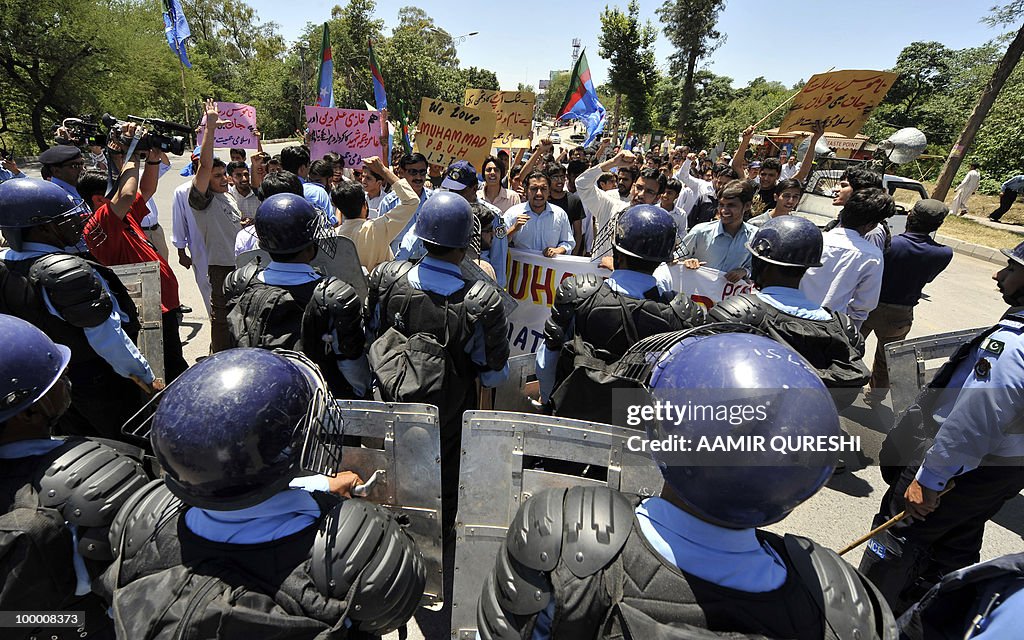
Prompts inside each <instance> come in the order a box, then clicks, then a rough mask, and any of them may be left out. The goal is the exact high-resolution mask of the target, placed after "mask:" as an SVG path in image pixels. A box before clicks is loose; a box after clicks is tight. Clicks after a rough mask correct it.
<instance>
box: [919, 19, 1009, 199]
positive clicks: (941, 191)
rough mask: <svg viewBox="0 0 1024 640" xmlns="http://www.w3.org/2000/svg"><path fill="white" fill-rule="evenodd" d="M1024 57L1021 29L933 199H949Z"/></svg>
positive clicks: (946, 165) (969, 122) (953, 152)
mask: <svg viewBox="0 0 1024 640" xmlns="http://www.w3.org/2000/svg"><path fill="white" fill-rule="evenodd" d="M1022 53H1024V27H1021V28H1020V31H1018V32H1017V35H1016V36H1015V37H1014V39H1013V42H1011V43H1010V46H1009V48H1007V49H1006V53H1005V54H1004V55H1003V59H1002V60H1000V61H999V65H998V66H996V70H995V71H993V72H992V78H991V79H990V80H989V81H988V84H987V85H986V86H985V90H984V91H982V92H981V97H980V98H978V104H977V105H975V107H974V112H973V113H971V117H970V118H968V120H967V124H966V125H964V130H963V131H962V132H961V133H960V137H959V138H958V139H957V141H956V144H954V145H953V149H952V150H951V151H950V152H949V157H948V158H946V162H945V163H944V164H943V165H942V171H940V172H939V179H938V180H937V181H936V182H935V189H933V190H932V198H935V199H936V200H945V199H946V194H947V193H948V192H949V187H950V186H951V185H952V184H953V178H954V177H955V176H956V172H957V171H959V170H960V164H961V163H962V162H963V160H964V154H965V153H966V151H967V149H969V148H970V147H971V145H972V144H974V136H975V135H977V133H978V129H980V128H981V125H982V123H983V122H984V121H985V116H987V115H988V112H989V110H990V109H991V108H992V105H993V104H994V103H995V101H996V98H998V97H999V92H1000V91H1002V89H1003V85H1005V84H1006V80H1007V79H1008V78H1009V77H1010V74H1011V73H1013V69H1014V67H1016V66H1017V62H1018V61H1020V57H1021V54H1022Z"/></svg>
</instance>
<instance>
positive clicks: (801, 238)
mask: <svg viewBox="0 0 1024 640" xmlns="http://www.w3.org/2000/svg"><path fill="white" fill-rule="evenodd" d="M822 245H823V240H822V235H821V231H820V230H819V229H818V227H817V226H815V224H814V223H813V222H811V221H810V220H808V219H806V218H801V217H800V216H793V215H785V216H779V217H777V218H772V219H770V220H768V222H765V223H764V226H762V227H761V228H760V229H759V230H758V231H757V233H755V234H754V237H752V238H751V239H750V240H749V241H748V242H747V251H749V252H750V253H751V254H752V255H753V256H754V257H756V258H760V259H761V260H764V261H765V262H770V263H772V264H777V265H780V266H783V267H820V266H821V252H822Z"/></svg>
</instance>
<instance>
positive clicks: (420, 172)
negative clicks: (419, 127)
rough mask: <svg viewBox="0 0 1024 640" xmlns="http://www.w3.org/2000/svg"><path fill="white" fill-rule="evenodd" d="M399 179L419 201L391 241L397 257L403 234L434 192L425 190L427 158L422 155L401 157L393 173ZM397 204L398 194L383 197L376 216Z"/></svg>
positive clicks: (413, 154)
mask: <svg viewBox="0 0 1024 640" xmlns="http://www.w3.org/2000/svg"><path fill="white" fill-rule="evenodd" d="M395 175H397V176H398V177H399V178H405V180H406V182H408V183H409V186H410V187H412V190H413V192H414V193H415V194H416V197H418V198H419V199H420V204H419V207H417V208H416V211H415V212H414V213H413V214H412V218H410V219H409V222H406V223H405V228H404V229H402V230H401V231H399V232H398V235H397V236H395V239H394V240H392V241H391V252H392V253H393V254H395V255H398V251H399V249H401V248H402V240H403V239H404V238H405V234H406V233H408V232H409V229H411V228H412V226H413V225H414V224H416V216H417V215H419V210H420V209H421V208H422V207H423V203H424V202H426V201H427V198H429V197H430V196H431V195H433V193H434V191H433V190H432V189H427V188H426V177H427V158H426V157H425V156H424V155H423V154H422V153H410V154H406V155H403V156H402V157H401V158H400V159H399V161H398V171H396V172H395ZM398 204H399V199H398V194H396V193H394V192H392V193H389V194H388V195H386V196H384V199H383V200H381V203H380V207H378V209H377V215H378V216H382V215H384V214H386V213H387V212H388V211H391V210H392V209H394V208H395V207H397V206H398Z"/></svg>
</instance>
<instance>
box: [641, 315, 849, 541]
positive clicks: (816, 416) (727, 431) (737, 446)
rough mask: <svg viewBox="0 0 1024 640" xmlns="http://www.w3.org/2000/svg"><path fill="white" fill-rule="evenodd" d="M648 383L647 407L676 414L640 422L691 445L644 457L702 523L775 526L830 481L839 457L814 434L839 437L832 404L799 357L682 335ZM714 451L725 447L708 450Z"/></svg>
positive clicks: (763, 346)
mask: <svg viewBox="0 0 1024 640" xmlns="http://www.w3.org/2000/svg"><path fill="white" fill-rule="evenodd" d="M709 326H712V327H713V326H714V325H709ZM649 387H650V391H651V395H652V397H653V399H654V400H655V401H659V402H661V403H663V404H671V405H674V407H675V409H676V412H675V413H671V414H669V415H667V416H665V419H660V420H654V421H650V422H648V423H647V433H648V436H649V438H651V439H652V440H655V439H656V440H674V441H675V442H677V443H678V442H685V443H686V446H688V447H689V449H688V450H685V451H682V450H675V451H672V450H670V451H655V452H653V453H652V456H653V457H654V460H655V462H657V463H658V465H659V467H661V471H662V474H663V475H664V477H665V483H666V484H667V485H668V486H669V488H670V489H671V491H672V492H673V493H674V494H675V495H676V496H677V497H678V498H679V499H680V500H681V501H682V502H683V503H684V504H685V505H686V506H687V507H688V509H689V510H690V511H691V512H692V513H693V514H695V515H697V516H698V517H700V518H701V519H703V520H705V521H707V522H710V523H712V524H716V525H718V526H722V527H728V528H732V529H746V528H752V527H760V526H763V525H767V524H771V523H773V522H778V521H779V520H782V519H783V518H785V517H786V516H787V515H789V513H790V512H791V511H792V510H793V509H795V508H796V507H797V506H798V505H799V504H800V503H802V502H804V501H805V500H807V499H808V498H810V497H811V496H813V495H814V494H815V493H816V492H817V491H818V490H819V489H820V488H821V487H822V486H823V485H824V484H825V482H826V481H828V479H829V478H830V477H831V476H832V472H833V470H834V469H835V464H836V460H837V454H836V453H834V452H830V451H827V450H824V448H823V445H822V441H821V440H819V438H820V437H825V438H826V439H827V438H829V437H831V438H832V440H830V441H829V442H832V443H833V444H835V443H836V442H838V441H837V440H836V439H837V438H838V437H840V436H841V435H842V431H841V430H840V427H839V414H838V412H837V411H836V406H835V402H834V401H833V400H832V397H831V395H830V394H829V392H828V390H827V389H826V388H825V385H824V384H823V383H822V382H821V379H820V378H819V377H818V374H817V373H815V371H814V369H812V368H811V367H810V365H808V364H807V362H806V361H805V360H804V359H803V358H802V357H801V356H800V355H799V354H797V353H796V352H795V351H793V350H791V349H789V348H787V347H785V346H783V345H781V344H779V343H778V342H775V341H774V340H772V339H770V338H767V337H764V336H761V335H756V334H752V333H717V334H712V335H694V336H693V337H686V338H683V339H682V340H680V341H679V342H677V343H675V344H674V345H673V346H671V347H670V348H669V349H668V350H667V351H665V352H664V353H663V354H662V355H661V356H660V358H659V359H658V361H657V364H656V365H655V366H654V369H653V371H652V373H651V377H650V385H649ZM680 410H683V411H685V413H683V414H680V413H679V412H678V411H680ZM758 443H760V444H761V445H762V447H763V448H762V449H758V448H757V444H758ZM702 444H703V445H705V448H703V449H701V445H702ZM716 445H717V446H719V447H722V446H727V447H728V450H727V451H723V450H722V449H721V448H719V449H713V448H711V449H709V448H708V447H715V446H716ZM744 446H746V447H750V448H749V449H747V450H743V449H741V447H744ZM776 447H780V448H781V449H782V450H781V451H780V450H777V448H776Z"/></svg>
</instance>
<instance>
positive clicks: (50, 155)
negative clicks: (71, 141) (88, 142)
mask: <svg viewBox="0 0 1024 640" xmlns="http://www.w3.org/2000/svg"><path fill="white" fill-rule="evenodd" d="M81 156H82V150H81V149H79V148H78V147H72V146H71V145H68V144H59V145H57V146H56V147H50V148H49V149H47V150H46V151H44V152H42V153H41V154H39V164H45V165H47V166H54V165H60V164H64V163H65V162H69V161H71V160H74V159H75V158H78V157H81Z"/></svg>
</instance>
